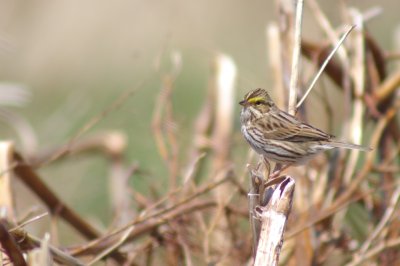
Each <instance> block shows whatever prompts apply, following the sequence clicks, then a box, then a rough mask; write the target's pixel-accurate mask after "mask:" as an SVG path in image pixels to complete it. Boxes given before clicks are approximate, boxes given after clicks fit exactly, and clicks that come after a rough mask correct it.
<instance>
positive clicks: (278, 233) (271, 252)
mask: <svg viewBox="0 0 400 266" xmlns="http://www.w3.org/2000/svg"><path fill="white" fill-rule="evenodd" d="M294 189H295V181H294V179H293V178H292V177H290V176H286V177H285V178H283V179H282V181H281V182H280V183H279V184H278V185H277V186H276V188H275V190H274V192H273V193H272V196H271V198H270V200H269V202H268V203H267V205H266V206H265V207H259V208H258V210H256V211H257V214H258V216H259V218H260V219H261V233H260V239H259V242H258V247H257V254H256V258H255V263H254V265H255V266H264V265H265V266H267V265H268V266H271V265H278V262H279V255H280V251H281V248H282V245H283V234H284V232H285V226H286V223H287V220H288V217H289V214H290V210H291V208H292V202H293V194H294Z"/></svg>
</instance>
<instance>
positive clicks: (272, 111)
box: [239, 89, 371, 168]
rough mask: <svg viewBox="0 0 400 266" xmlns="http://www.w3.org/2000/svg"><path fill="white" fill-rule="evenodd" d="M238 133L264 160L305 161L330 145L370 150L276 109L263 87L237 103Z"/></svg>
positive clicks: (294, 163)
mask: <svg viewBox="0 0 400 266" xmlns="http://www.w3.org/2000/svg"><path fill="white" fill-rule="evenodd" d="M239 104H240V105H242V106H243V109H242V112H241V114H240V122H241V130H242V133H243V135H244V137H245V139H246V140H247V142H248V143H249V144H250V146H251V147H252V148H253V149H254V150H255V151H256V152H257V153H258V154H260V155H262V156H264V158H267V159H268V160H271V161H273V162H276V163H279V164H281V165H285V167H284V168H287V166H289V165H299V164H304V163H306V162H307V161H308V160H309V159H311V158H312V157H313V156H314V155H316V154H318V153H320V152H323V151H325V150H329V149H333V148H345V149H357V150H362V151H368V150H371V149H370V148H368V147H363V146H359V145H356V144H351V143H346V142H342V141H339V140H336V139H335V137H334V136H332V135H329V134H327V133H325V132H323V131H322V130H320V129H318V128H315V127H313V126H311V125H309V124H306V123H303V122H301V121H299V120H298V119H297V118H296V117H294V116H292V115H290V114H288V113H286V112H284V111H282V110H280V109H279V108H278V107H277V106H276V105H275V104H274V102H273V101H272V100H271V97H270V96H269V94H268V93H267V91H265V90H263V89H256V90H253V91H250V92H249V93H247V94H246V95H245V96H244V99H243V101H241V102H240V103H239Z"/></svg>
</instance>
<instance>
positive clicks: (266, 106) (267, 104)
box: [239, 88, 275, 113]
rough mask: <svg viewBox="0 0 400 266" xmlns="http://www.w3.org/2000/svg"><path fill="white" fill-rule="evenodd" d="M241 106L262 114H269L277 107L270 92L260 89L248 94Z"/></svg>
mask: <svg viewBox="0 0 400 266" xmlns="http://www.w3.org/2000/svg"><path fill="white" fill-rule="evenodd" d="M239 104H240V105H241V106H243V107H244V108H251V109H253V110H254V109H255V110H257V111H259V112H261V113H266V112H268V111H269V110H270V108H271V107H273V106H274V105H275V104H274V102H273V101H272V99H271V97H270V96H269V94H268V92H267V91H266V90H264V89H260V88H258V89H255V90H252V91H250V92H249V93H247V94H246V95H245V96H244V99H243V100H242V101H240V102H239Z"/></svg>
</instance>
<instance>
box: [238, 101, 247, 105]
mask: <svg viewBox="0 0 400 266" xmlns="http://www.w3.org/2000/svg"><path fill="white" fill-rule="evenodd" d="M239 104H240V105H241V106H246V105H247V102H246V100H243V101H240V102H239Z"/></svg>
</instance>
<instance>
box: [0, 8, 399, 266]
mask: <svg viewBox="0 0 400 266" xmlns="http://www.w3.org/2000/svg"><path fill="white" fill-rule="evenodd" d="M290 3H292V1H284V0H282V1H278V4H277V7H278V8H277V10H278V13H279V14H278V21H279V23H277V24H275V23H272V24H270V25H269V26H268V30H267V39H268V44H269V51H270V52H271V51H274V53H272V52H271V56H270V63H271V71H272V73H273V74H274V78H275V84H274V86H271V88H270V89H271V90H272V89H273V91H274V95H276V97H277V99H280V103H279V102H278V104H280V105H281V106H287V105H288V104H289V106H292V107H293V106H296V104H297V103H298V100H299V99H301V98H302V97H301V96H302V95H304V93H305V92H306V86H305V85H304V84H308V80H306V79H305V77H304V76H303V75H302V74H303V73H304V72H305V71H299V69H303V68H306V67H307V68H311V69H312V70H313V73H316V72H317V71H318V69H319V68H320V66H321V65H323V64H324V62H326V61H325V60H326V58H327V57H328V54H329V53H330V52H331V50H332V49H333V47H335V46H337V44H338V42H339V39H340V37H341V36H342V35H343V34H344V33H345V32H346V30H347V29H348V28H349V27H350V26H352V25H355V28H354V30H353V32H352V33H351V34H350V35H349V36H348V38H347V39H346V40H345V42H344V44H343V45H342V46H340V47H339V48H338V51H337V53H336V55H335V57H334V58H333V59H332V60H331V61H329V62H327V65H326V68H325V71H324V77H323V78H322V79H329V80H330V81H332V83H333V84H334V86H329V85H324V84H322V83H323V80H322V81H321V80H320V81H319V83H318V84H317V86H316V87H315V88H314V89H313V92H316V94H318V95H319V97H318V99H320V100H321V102H323V106H324V109H325V110H327V113H328V115H329V118H328V120H329V119H333V117H332V116H333V115H334V113H335V110H336V109H337V108H338V105H337V101H341V103H340V108H343V109H344V116H343V118H342V123H341V125H340V126H341V127H342V128H343V132H345V133H343V136H342V137H343V138H344V139H347V140H349V141H351V142H354V143H364V144H365V145H369V146H370V147H373V148H374V150H373V151H371V152H369V153H367V154H361V153H359V152H357V151H350V152H349V151H336V152H334V153H331V154H327V155H325V156H320V157H319V158H318V159H317V160H315V161H313V162H311V163H310V164H309V165H307V166H305V167H300V168H296V169H294V170H293V171H292V172H290V177H285V178H284V179H282V180H279V181H281V183H280V184H282V182H283V183H284V185H285V186H284V187H280V189H282V191H284V193H283V192H282V193H281V194H280V195H281V196H282V194H284V196H287V197H290V198H291V199H292V202H291V203H290V205H291V204H293V206H292V207H291V210H290V208H287V211H288V212H287V214H286V218H288V220H287V224H286V231H285V234H284V237H283V238H284V243H283V247H282V250H281V251H280V252H279V253H278V255H279V257H280V263H281V264H282V265H361V264H364V263H366V264H368V265H395V264H396V262H399V261H400V253H399V248H398V247H399V245H400V235H399V234H400V228H399V226H400V223H399V221H398V218H397V217H398V216H399V209H398V201H399V198H400V184H399V170H400V168H399V156H398V154H399V148H400V146H399V139H400V127H399V120H398V113H399V112H398V110H399V107H400V102H399V97H398V92H397V90H398V89H397V88H398V86H399V84H400V74H399V73H400V68H398V67H393V68H392V70H391V71H389V70H388V67H387V66H388V64H389V63H390V62H391V60H394V59H396V57H398V56H396V55H394V54H393V53H389V52H388V51H384V50H383V49H382V48H381V47H380V46H379V42H378V41H377V40H375V39H374V36H373V35H374V34H373V33H370V32H368V30H367V27H366V23H367V22H368V19H370V18H371V17H372V16H374V15H377V12H376V10H375V9H373V10H370V11H367V12H364V13H362V12H361V11H359V10H356V9H354V8H349V7H347V6H345V5H344V4H343V2H341V3H342V12H343V14H342V17H343V21H342V25H338V26H333V25H331V23H330V22H329V20H328V18H327V17H326V15H325V14H324V13H323V12H322V11H321V9H320V8H319V6H318V3H317V2H316V1H315V0H308V1H305V5H306V7H307V8H308V9H309V11H310V12H308V14H309V15H312V16H314V19H315V21H316V23H317V24H318V25H319V26H320V27H321V31H322V32H323V33H324V34H325V36H326V38H325V39H324V40H321V41H320V42H318V43H315V42H311V41H308V40H306V39H304V38H303V39H301V47H298V48H301V49H299V52H301V55H302V56H301V60H300V61H299V62H298V63H299V65H298V67H297V68H295V71H296V72H298V74H299V77H298V79H297V81H296V80H295V81H293V80H292V82H293V83H291V84H289V82H288V81H289V80H290V77H291V73H293V69H294V68H292V67H291V62H292V51H293V49H294V44H295V43H296V42H295V41H294V39H293V36H295V34H294V32H295V28H294V25H295V24H294V21H295V8H294V6H292V5H291V4H290ZM378 15H379V14H378ZM171 58H172V59H171V61H172V68H171V70H169V71H168V72H167V73H161V74H160V76H161V89H160V93H159V95H158V98H157V101H156V105H155V109H154V113H153V114H154V115H153V120H152V125H151V126H152V131H153V136H152V137H153V138H154V140H155V142H156V144H157V147H158V152H159V155H160V157H161V158H162V160H163V162H164V164H165V167H166V169H167V171H166V173H165V174H166V175H167V176H168V187H165V188H164V189H163V190H162V191H157V193H153V194H150V195H146V194H143V193H142V192H141V191H136V190H134V189H133V188H129V187H128V186H127V185H126V184H127V180H128V179H129V178H130V177H131V176H134V175H135V174H136V173H137V172H138V171H141V168H140V165H137V164H127V163H126V161H127V160H125V158H124V157H125V149H126V145H127V144H126V138H127V136H125V135H124V134H123V133H122V132H118V131H114V132H105V133H101V134H98V135H95V136H91V137H87V136H86V135H85V133H86V132H87V130H88V129H90V128H91V127H92V126H93V125H94V124H96V123H97V122H98V121H100V120H101V119H103V118H104V117H105V116H107V115H110V114H112V112H113V110H115V108H118V107H119V106H120V105H122V104H123V103H124V101H125V99H127V98H129V97H130V96H131V95H132V93H133V92H134V90H135V89H136V88H135V89H134V90H130V91H128V92H127V93H125V94H124V95H122V96H121V97H120V98H119V99H117V100H116V101H115V102H114V103H113V104H112V105H110V107H108V108H107V109H106V110H105V111H104V112H103V113H101V114H99V115H98V116H97V117H95V118H93V120H91V121H89V122H88V123H87V124H86V126H85V127H84V128H82V129H81V130H80V131H79V132H78V133H77V134H76V135H75V136H74V137H72V138H71V140H70V141H69V142H68V143H67V144H66V145H62V146H61V147H58V148H55V149H54V150H51V151H42V150H33V151H31V152H30V154H21V153H20V152H19V151H16V150H15V147H14V145H13V142H12V141H11V140H10V141H2V142H1V143H0V174H1V178H0V206H1V219H0V243H1V247H2V257H1V260H2V262H3V263H4V264H7V263H8V264H10V263H13V264H14V265H51V263H52V262H56V263H59V264H63V265H92V264H95V263H98V262H99V261H103V262H104V263H109V264H110V265H205V264H218V265H251V264H253V260H254V258H253V255H254V254H256V248H255V247H254V243H257V240H253V235H258V234H259V232H260V230H261V225H260V221H262V219H263V217H262V216H260V217H258V216H257V214H256V212H260V206H261V207H263V206H265V205H267V204H268V203H271V202H274V201H271V202H270V201H269V199H271V197H272V198H274V196H272V194H273V193H274V192H276V191H277V190H276V188H274V189H272V190H271V188H272V187H271V186H267V185H265V184H264V181H263V179H262V178H261V179H260V180H258V179H257V178H256V177H255V175H254V174H250V172H252V171H251V170H254V169H255V167H256V166H255V165H251V166H249V169H248V168H247V167H246V166H245V165H243V166H242V165H239V166H237V165H236V164H237V162H235V161H234V160H233V159H232V143H233V138H234V135H235V134H234V121H235V120H237V119H238V115H237V114H236V113H235V112H234V110H235V106H236V104H237V99H238V98H239V97H240V96H238V95H235V90H236V87H235V86H236V85H235V81H236V76H237V70H236V66H235V64H234V62H233V60H232V59H231V58H230V57H228V56H226V55H222V54H218V55H217V56H216V58H215V62H214V65H213V71H212V73H213V74H212V77H211V78H210V85H209V87H208V89H207V91H206V97H205V98H206V99H205V101H204V102H203V107H202V108H201V110H200V112H199V113H198V115H197V117H196V119H195V121H194V123H193V125H192V127H193V131H192V136H191V140H192V141H191V145H190V146H189V147H182V146H181V143H180V137H181V136H180V135H179V134H178V131H177V130H176V124H177V122H176V118H175V114H174V112H176V111H177V110H175V109H174V106H173V104H172V97H173V92H174V88H175V81H176V78H177V77H178V76H179V74H180V70H181V67H182V66H181V62H180V60H181V58H180V56H179V54H172V56H171ZM305 59H308V62H309V63H310V64H309V65H307V66H306V64H304V63H303V64H302V63H301V62H302V61H303V62H304V61H305ZM137 87H140V86H137ZM289 88H292V89H289ZM293 88H294V89H293ZM302 88H304V89H302ZM328 89H332V90H339V91H341V92H342V95H344V96H343V99H340V100H338V99H334V100H332V99H328V98H329V96H327V95H328V94H329V93H327V90H328ZM286 99H288V102H286V101H285V100H286ZM306 101H307V100H306ZM335 102H336V104H335ZM332 103H333V104H335V105H333V106H332ZM293 111H294V110H293ZM309 112H312V110H308V109H307V107H306V105H302V106H301V107H300V109H299V114H298V115H300V116H302V117H303V119H304V120H307V115H306V114H307V113H309ZM2 116H4V117H7V118H10V117H11V116H10V114H7V113H4V114H3V113H2ZM19 121H20V120H17V119H15V120H13V119H8V120H7V123H9V124H10V125H13V126H14V128H18V127H17V126H15V125H16V124H17V123H19ZM328 124H333V123H331V122H330V121H329V123H328ZM18 132H20V133H21V134H20V135H23V134H28V133H26V132H27V131H26V130H25V131H24V130H22V131H21V130H19V131H18ZM84 135H85V136H84ZM243 143H244V141H243ZM243 145H244V144H243ZM182 152H184V153H185V154H188V155H187V156H186V157H185V160H184V161H183V162H182V161H180V155H181V153H182ZM93 154H96V155H99V154H100V155H101V156H104V158H106V159H107V161H108V167H109V169H110V173H111V174H110V186H111V188H110V193H111V201H112V202H111V203H110V204H111V206H112V208H113V213H114V217H113V223H112V224H110V225H109V228H107V230H104V231H99V230H98V229H97V228H95V227H94V226H93V225H92V224H91V223H90V222H89V221H88V220H87V219H86V217H85V215H84V214H79V213H77V212H76V211H75V210H74V209H72V208H71V207H69V206H68V204H67V203H66V202H65V201H64V200H63V199H62V198H61V197H60V196H59V195H58V194H59V193H58V192H57V191H53V190H52V189H50V188H49V186H48V185H46V183H45V182H43V180H42V178H41V177H40V175H39V174H38V171H37V170H38V168H39V167H46V166H48V165H49V164H52V163H55V162H57V163H62V161H63V159H64V158H65V157H73V156H93ZM242 157H243V158H247V161H249V162H250V161H252V160H251V158H253V157H254V154H252V153H249V154H243V155H242ZM253 161H254V160H253ZM235 169H236V171H235ZM237 169H243V170H242V171H241V172H240V171H237ZM252 173H253V172H252ZM250 176H252V177H253V178H252V185H250V187H251V190H250V192H249V183H251V182H250V181H249V180H250ZM16 178H18V179H20V180H21V181H22V182H23V183H24V184H25V186H26V187H28V188H29V190H31V191H32V192H33V193H34V194H35V195H36V196H37V200H38V201H41V202H42V203H43V204H45V205H46V207H47V209H48V212H47V213H42V214H31V215H28V217H25V218H23V219H21V218H18V216H17V214H16V210H15V200H18V196H17V195H16V194H15V193H18V192H15V191H14V189H13V180H14V179H16ZM287 178H290V179H287ZM293 180H295V182H296V189H295V191H294V192H293V191H292V190H290V191H289V192H287V191H286V190H285V189H287V188H288V186H289V185H290V186H291V187H290V189H294V187H292V186H294V183H293ZM278 188H279V185H278ZM286 203H288V202H286ZM35 204H36V203H35V202H32V205H35ZM286 207H289V206H286ZM289 212H290V215H289ZM249 214H250V217H249ZM43 216H50V217H51V223H50V224H49V225H48V228H49V230H48V232H49V234H47V235H46V236H45V237H44V238H42V239H40V238H38V237H36V236H34V235H32V234H30V233H29V232H28V230H26V229H25V226H26V225H27V224H32V223H35V222H36V221H37V220H38V219H41V218H42V217H43ZM365 217H366V219H364V218H365ZM58 220H63V221H64V222H66V223H67V224H68V225H69V226H71V227H72V228H74V229H75V230H76V231H77V232H78V234H80V235H81V236H82V237H83V238H84V239H85V242H84V243H77V244H76V245H74V246H65V245H63V244H62V242H57V240H56V239H57V237H56V236H57V230H58V222H57V221H58ZM249 220H250V222H249ZM272 222H274V221H272ZM250 224H251V226H250ZM284 225H285V224H284ZM360 229H362V230H360ZM360 231H361V232H366V233H364V234H363V233H360ZM260 241H264V239H263V237H262V236H261V240H260ZM267 250H268V249H267ZM276 260H277V259H276ZM256 263H258V264H257V265H263V264H262V262H256Z"/></svg>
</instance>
